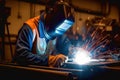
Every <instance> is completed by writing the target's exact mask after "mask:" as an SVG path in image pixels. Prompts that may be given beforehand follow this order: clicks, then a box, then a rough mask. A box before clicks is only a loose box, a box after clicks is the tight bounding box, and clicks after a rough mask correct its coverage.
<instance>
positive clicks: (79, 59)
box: [74, 48, 91, 64]
mask: <svg viewBox="0 0 120 80" xmlns="http://www.w3.org/2000/svg"><path fill="white" fill-rule="evenodd" d="M90 60H91V58H90V56H89V52H88V51H86V50H84V49H82V48H80V49H78V51H77V53H76V55H75V59H74V61H75V62H76V63H78V64H86V63H89V62H90Z"/></svg>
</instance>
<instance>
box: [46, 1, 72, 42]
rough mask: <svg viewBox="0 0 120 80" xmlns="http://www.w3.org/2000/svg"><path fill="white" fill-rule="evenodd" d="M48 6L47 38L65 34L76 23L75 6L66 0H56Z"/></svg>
mask: <svg viewBox="0 0 120 80" xmlns="http://www.w3.org/2000/svg"><path fill="white" fill-rule="evenodd" d="M52 5H54V6H52V7H51V6H50V7H48V8H47V9H46V10H47V15H46V18H45V32H46V33H45V35H46V37H47V39H49V40H50V39H54V38H55V37H57V36H59V35H62V34H64V33H65V32H66V31H67V30H68V29H69V28H70V27H71V26H72V25H73V23H74V17H73V10H74V9H73V8H72V7H71V6H70V5H69V4H68V3H67V2H64V1H56V2H55V4H52Z"/></svg>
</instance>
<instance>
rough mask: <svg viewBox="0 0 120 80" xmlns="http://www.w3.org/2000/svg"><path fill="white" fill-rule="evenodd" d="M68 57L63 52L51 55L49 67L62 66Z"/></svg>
mask: <svg viewBox="0 0 120 80" xmlns="http://www.w3.org/2000/svg"><path fill="white" fill-rule="evenodd" d="M66 59H67V57H66V56H65V55H63V54H57V55H50V56H49V59H48V65H49V67H60V66H62V65H63V63H64V62H65V60H66Z"/></svg>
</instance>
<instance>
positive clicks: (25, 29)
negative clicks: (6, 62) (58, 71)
mask: <svg viewBox="0 0 120 80" xmlns="http://www.w3.org/2000/svg"><path fill="white" fill-rule="evenodd" d="M73 24H74V17H73V14H72V8H71V6H70V5H69V4H68V3H67V2H64V1H63V0H46V6H45V11H42V13H41V14H40V15H39V16H37V17H34V18H31V19H28V20H27V21H26V22H25V23H24V24H23V26H22V27H21V29H20V30H19V32H18V38H17V42H16V49H15V55H14V58H13V62H16V63H17V64H21V65H31V64H32V65H40V66H50V67H59V66H61V64H62V63H63V62H64V61H65V60H66V56H65V55H64V54H61V53H60V54H56V55H55V54H54V55H52V54H48V53H46V50H47V46H48V43H49V42H50V41H51V40H52V41H54V40H55V39H56V38H57V37H58V36H60V35H63V34H64V33H65V32H66V31H67V30H68V29H69V28H70V27H71V26H72V25H73ZM61 44H62V43H61Z"/></svg>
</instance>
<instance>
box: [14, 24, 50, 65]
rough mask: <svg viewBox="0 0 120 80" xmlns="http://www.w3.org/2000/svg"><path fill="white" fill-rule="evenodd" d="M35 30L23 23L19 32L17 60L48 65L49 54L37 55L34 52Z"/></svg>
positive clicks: (20, 62)
mask: <svg viewBox="0 0 120 80" xmlns="http://www.w3.org/2000/svg"><path fill="white" fill-rule="evenodd" d="M32 40H33V32H32V30H31V28H30V27H29V26H28V25H23V27H22V28H21V29H20V31H19V33H18V39H17V43H16V50H15V52H16V54H15V57H14V59H15V61H16V62H17V63H19V64H23V65H25V64H35V65H44V66H47V65H48V56H47V55H37V54H33V53H32V47H33V43H32Z"/></svg>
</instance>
